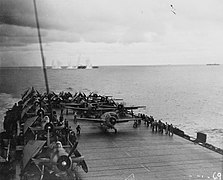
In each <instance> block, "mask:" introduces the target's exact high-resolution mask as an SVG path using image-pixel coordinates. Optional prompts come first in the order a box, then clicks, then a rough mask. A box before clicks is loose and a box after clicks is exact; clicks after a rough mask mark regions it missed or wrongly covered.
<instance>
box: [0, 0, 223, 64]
mask: <svg viewBox="0 0 223 180" xmlns="http://www.w3.org/2000/svg"><path fill="white" fill-rule="evenodd" d="M36 1H37V7H38V14H39V21H40V26H41V33H42V40H43V42H44V43H43V47H44V54H45V58H46V61H47V65H51V64H52V61H53V60H54V61H56V62H58V64H60V65H68V64H72V65H76V63H77V59H78V57H81V58H80V59H81V61H83V62H85V60H86V59H90V61H91V63H92V64H93V65H154V64H158V65H160V64H206V63H222V64H223V45H222V44H223V1H222V0H36ZM35 27H36V22H35V16H34V8H33V1H32V0H0V57H1V61H0V66H26V65H30V66H33V65H41V59H40V52H39V45H38V44H37V42H38V39H37V30H36V28H35Z"/></svg>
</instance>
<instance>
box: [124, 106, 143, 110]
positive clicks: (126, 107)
mask: <svg viewBox="0 0 223 180" xmlns="http://www.w3.org/2000/svg"><path fill="white" fill-rule="evenodd" d="M138 108H146V106H125V109H138Z"/></svg>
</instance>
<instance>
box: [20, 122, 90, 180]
mask: <svg viewBox="0 0 223 180" xmlns="http://www.w3.org/2000/svg"><path fill="white" fill-rule="evenodd" d="M47 131H48V132H47V134H48V135H47V147H44V144H45V143H46V141H42V140H30V141H29V142H28V143H27V144H26V145H25V147H24V150H23V155H24V157H23V169H22V173H21V175H22V177H23V178H24V179H25V178H27V179H29V178H30V176H38V177H39V178H37V179H39V180H43V179H49V178H50V179H52V178H53V179H75V176H76V173H77V171H76V170H75V168H76V167H77V166H81V167H82V169H83V170H84V171H85V172H86V173H87V172H88V167H87V164H86V162H85V160H84V156H81V154H80V152H79V151H78V150H77V149H76V148H77V144H78V143H77V142H76V143H75V144H74V145H73V147H72V148H70V151H69V153H68V152H67V151H66V149H65V148H67V147H63V145H62V143H61V142H60V141H56V142H53V143H51V144H50V138H49V136H50V135H49V131H50V126H49V129H48V130H47ZM74 164H76V166H75V165H74ZM74 174H75V175H74Z"/></svg>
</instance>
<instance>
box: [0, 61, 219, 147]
mask: <svg viewBox="0 0 223 180" xmlns="http://www.w3.org/2000/svg"><path fill="white" fill-rule="evenodd" d="M47 73H48V79H49V85H50V90H52V91H55V92H60V91H70V92H73V93H74V92H77V91H84V92H86V93H89V92H98V93H100V94H103V95H112V96H113V97H114V98H123V99H124V101H125V103H126V104H127V105H146V109H141V110H138V111H140V112H142V113H146V114H148V115H153V116H154V118H155V119H162V120H163V121H164V122H168V123H172V124H173V125H174V126H176V127H178V128H180V129H182V130H183V131H185V133H187V134H189V135H191V136H193V137H196V133H197V132H204V133H206V134H207V142H208V143H211V144H213V145H215V146H217V147H220V148H223V78H222V77H223V66H206V65H187V66H186V65H184V66H112V67H99V68H98V69H91V70H86V69H85V70H83V69H78V70H66V69H62V70H52V69H48V70H47ZM31 86H33V87H35V88H36V89H37V90H39V91H40V92H44V91H45V83H44V77H43V72H42V69H41V68H0V120H1V121H2V120H3V117H4V113H5V111H6V110H7V108H10V107H11V106H12V105H13V104H14V103H15V102H17V101H18V100H19V99H20V98H21V94H22V93H23V92H24V91H25V90H26V89H27V88H28V87H31ZM0 128H1V129H2V124H1V125H0Z"/></svg>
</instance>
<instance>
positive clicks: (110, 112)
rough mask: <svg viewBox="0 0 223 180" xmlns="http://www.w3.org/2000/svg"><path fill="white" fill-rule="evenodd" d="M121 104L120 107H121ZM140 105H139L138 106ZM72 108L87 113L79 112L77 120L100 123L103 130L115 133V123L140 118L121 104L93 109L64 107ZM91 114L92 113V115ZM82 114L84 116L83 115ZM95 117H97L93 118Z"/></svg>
mask: <svg viewBox="0 0 223 180" xmlns="http://www.w3.org/2000/svg"><path fill="white" fill-rule="evenodd" d="M121 106H122V107H121ZM140 107H141V106H140ZM140 107H129V109H131V110H132V109H137V108H140ZM66 108H70V109H73V110H74V111H84V112H87V114H84V115H83V114H81V117H80V118H79V117H77V118H76V120H77V121H89V122H94V123H100V125H101V127H103V128H104V130H105V131H107V130H108V129H114V130H115V133H117V129H116V128H115V124H116V123H125V122H128V121H138V120H141V118H137V117H135V116H134V114H133V112H132V111H131V112H129V111H128V110H127V109H128V108H127V109H126V108H125V107H124V106H123V105H120V106H118V109H117V108H104V109H102V108H100V109H96V110H94V111H91V110H89V109H88V110H87V111H86V109H83V108H81V109H80V108H74V107H66ZM92 114H93V115H92ZM83 116H84V117H83ZM94 117H97V118H94Z"/></svg>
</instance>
